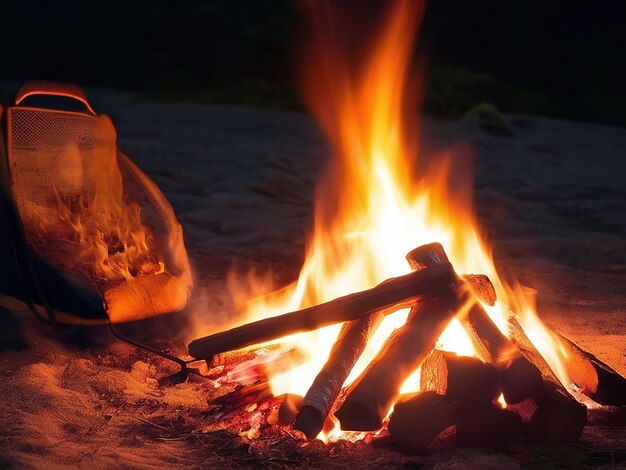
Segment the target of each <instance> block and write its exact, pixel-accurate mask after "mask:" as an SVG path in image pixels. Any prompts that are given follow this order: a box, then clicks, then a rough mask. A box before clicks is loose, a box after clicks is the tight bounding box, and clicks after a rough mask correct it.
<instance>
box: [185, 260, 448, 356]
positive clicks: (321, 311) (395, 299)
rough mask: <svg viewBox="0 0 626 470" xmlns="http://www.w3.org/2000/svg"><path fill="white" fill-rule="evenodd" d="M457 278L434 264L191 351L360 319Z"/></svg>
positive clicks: (195, 344) (207, 340)
mask: <svg viewBox="0 0 626 470" xmlns="http://www.w3.org/2000/svg"><path fill="white" fill-rule="evenodd" d="M455 278H456V274H455V273H454V270H453V269H452V265H451V264H450V263H445V264H440V265H436V266H431V267H430V268H427V269H424V270H422V271H416V272H413V273H409V274H406V275H404V276H399V277H395V278H391V279H388V280H386V281H384V282H382V283H381V284H379V285H378V286H376V287H373V288H372V289H368V290H365V291H362V292H357V293H354V294H349V295H346V296H343V297H339V298H337V299H335V300H331V301H329V302H325V303H322V304H319V305H315V306H313V307H308V308H305V309H302V310H298V311H295V312H291V313H286V314H284V315H279V316H276V317H271V318H265V319H263V320H259V321H256V322H252V323H248V324H246V325H242V326H239V327H236V328H232V329H230V330H228V331H224V332H221V333H216V334H214V335H211V336H206V337H204V338H199V339H196V340H194V341H192V342H191V343H190V344H189V346H188V347H189V354H190V355H191V356H192V357H195V358H197V359H206V358H210V357H211V356H213V355H214V354H218V353H220V352H224V351H229V350H232V349H239V348H243V347H246V346H250V345H252V344H257V343H261V342H265V341H270V340H273V339H277V338H281V337H283V336H288V335H292V334H295V333H303V332H306V331H312V330H317V329H319V328H322V327H324V326H328V325H333V324H335V323H343V322H346V321H351V320H356V319H358V318H361V317H364V316H367V315H369V314H370V313H373V312H376V311H382V310H388V311H393V310H396V309H399V308H403V307H409V306H411V305H413V304H414V303H415V302H418V301H423V300H427V299H429V298H437V297H440V296H442V295H446V294H448V293H449V292H450V285H451V284H453V283H454V280H455Z"/></svg>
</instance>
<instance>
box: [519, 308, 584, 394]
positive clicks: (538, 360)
mask: <svg viewBox="0 0 626 470" xmlns="http://www.w3.org/2000/svg"><path fill="white" fill-rule="evenodd" d="M508 326H509V338H510V339H511V343H513V345H515V347H517V349H519V351H520V352H521V353H522V355H523V356H524V357H525V358H526V359H527V360H528V362H530V363H531V364H532V365H534V366H535V367H536V368H537V369H538V370H539V372H540V374H541V377H542V378H543V380H544V381H547V382H550V383H551V384H552V385H553V387H554V388H555V389H558V390H559V391H560V393H562V394H563V395H566V396H569V397H571V395H570V393H569V392H568V391H567V390H566V389H565V387H563V385H562V384H561V382H560V381H559V379H558V378H557V376H556V375H555V374H554V372H553V371H552V369H551V368H550V366H549V365H548V363H547V362H546V360H545V359H544V358H543V357H542V356H541V354H540V353H539V351H537V349H536V348H535V346H534V345H533V343H532V342H531V341H530V339H529V338H528V336H526V333H525V332H524V329H523V328H522V326H521V325H520V324H519V322H518V321H517V319H516V318H515V317H513V316H511V317H509V319H508ZM572 399H573V398H572Z"/></svg>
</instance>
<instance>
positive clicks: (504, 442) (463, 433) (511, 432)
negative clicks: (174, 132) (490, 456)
mask: <svg viewBox="0 0 626 470" xmlns="http://www.w3.org/2000/svg"><path fill="white" fill-rule="evenodd" d="M521 431H522V418H520V416H519V415H518V414H517V413H515V412H513V411H509V410H503V409H500V408H498V407H496V406H494V405H493V404H490V403H486V404H482V405H480V404H471V405H462V406H459V407H458V408H457V424H456V437H457V440H458V442H459V443H460V444H464V445H469V446H475V447H492V448H494V449H497V450H500V451H506V450H507V449H508V448H509V447H510V446H511V444H513V443H514V442H515V441H516V440H517V439H518V438H519V436H520V434H521Z"/></svg>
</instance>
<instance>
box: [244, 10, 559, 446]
mask: <svg viewBox="0 0 626 470" xmlns="http://www.w3.org/2000/svg"><path fill="white" fill-rule="evenodd" d="M423 11H424V2H418V1H409V0H406V1H398V2H394V3H393V4H392V7H391V9H390V11H389V15H388V17H387V18H386V20H385V22H384V26H383V27H382V28H381V30H380V31H379V33H378V34H377V36H376V37H375V42H374V43H373V47H372V49H371V51H370V52H369V53H368V55H367V56H363V57H364V58H362V60H360V61H356V63H355V60H354V55H353V52H351V54H352V55H349V53H348V48H347V46H346V45H345V44H344V42H342V40H341V38H340V37H338V31H337V29H338V28H336V27H335V28H333V27H331V26H332V25H331V24H332V23H333V12H332V11H329V10H327V5H326V4H324V3H322V4H315V5H312V6H311V11H310V13H311V18H312V22H313V26H314V43H313V48H312V53H311V54H310V56H309V57H308V62H307V65H308V73H307V75H306V77H307V79H306V80H305V91H306V96H307V99H308V102H309V105H310V107H311V109H312V111H313V113H314V115H315V116H316V117H317V119H318V120H319V122H320V125H321V126H322V128H323V129H324V131H325V132H326V134H327V136H328V138H329V139H330V141H331V143H332V145H333V148H334V157H335V158H334V159H333V161H332V162H331V166H330V168H329V171H328V173H327V175H326V178H325V179H324V180H323V181H322V183H321V184H320V185H319V187H318V191H317V197H316V200H315V225H314V233H313V236H312V239H311V241H310V244H309V246H308V247H307V253H306V260H305V262H304V265H303V267H302V270H301V273H300V276H299V278H298V280H297V282H295V283H294V284H292V285H291V286H289V287H288V288H286V289H283V290H281V291H279V292H277V293H275V294H274V295H270V296H268V297H265V298H262V299H259V300H256V301H254V302H251V303H250V304H249V305H248V308H247V310H246V315H245V320H246V321H249V320H253V319H260V318H264V317H269V316H274V315H277V314H280V313H283V312H287V311H290V310H295V309H298V308H303V307H307V306H310V305H314V304H317V303H320V302H323V301H327V300H330V299H333V298H336V297H338V296H341V295H345V294H348V293H350V292H356V291H359V290H363V289H366V288H369V287H372V286H374V285H376V284H378V283H380V282H381V281H383V280H385V279H387V278H389V277H392V276H398V275H402V274H405V273H408V272H410V268H409V266H408V264H406V263H405V262H404V261H403V260H404V256H405V254H406V253H407V252H409V251H410V250H411V249H412V248H414V247H416V246H418V245H422V244H425V243H430V242H435V241H437V242H440V243H441V244H442V245H443V246H444V248H445V250H446V252H447V253H448V255H449V257H450V260H451V262H452V263H453V265H454V266H455V267H456V268H457V269H458V271H459V272H466V273H485V274H487V275H488V276H489V277H490V278H491V280H492V282H493V283H494V285H495V287H496V290H497V293H498V298H499V299H500V301H499V302H498V303H497V304H496V305H495V306H494V307H491V308H488V313H489V315H490V317H491V318H492V320H493V321H494V322H495V323H496V325H497V326H498V328H500V329H501V331H502V332H503V333H505V334H506V333H507V329H506V325H507V317H508V315H510V309H509V306H510V307H511V309H513V311H514V312H515V313H516V314H517V315H519V321H520V323H521V324H523V326H524V328H528V330H527V331H528V332H529V336H530V338H531V340H532V341H533V343H534V344H535V346H536V347H537V348H538V349H539V350H540V352H541V353H542V355H543V356H544V357H545V358H546V360H547V361H548V363H549V364H550V365H551V367H552V368H553V369H554V370H555V372H556V373H557V374H558V376H559V378H560V379H561V380H562V381H563V383H564V384H565V385H566V386H567V385H568V383H569V380H568V378H567V374H566V373H565V372H564V369H563V368H562V367H560V365H559V364H560V360H561V357H562V356H561V351H560V349H559V348H558V341H557V340H556V339H555V338H554V337H553V336H552V335H551V334H550V333H549V332H548V331H547V330H546V329H545V327H544V326H543V325H542V323H541V321H540V320H539V319H538V318H537V317H536V315H535V311H534V306H533V305H532V303H530V302H529V301H528V299H527V298H526V297H525V296H524V295H523V293H522V290H521V289H520V288H519V287H518V286H515V287H510V286H508V285H506V284H505V283H504V282H503V281H502V280H500V278H499V277H498V274H497V272H496V269H495V266H494V264H493V260H492V256H491V253H490V250H489V249H488V247H487V246H486V244H485V243H484V241H483V239H482V237H481V235H480V232H479V229H478V226H477V223H476V221H475V216H474V212H473V208H472V205H471V201H472V199H473V198H472V194H471V186H472V185H471V183H472V181H471V177H470V176H469V172H468V171H467V166H466V160H467V159H464V158H463V157H464V155H463V154H462V153H459V152H448V153H444V154H441V155H434V156H433V155H430V156H429V158H428V162H430V163H429V164H426V163H425V159H424V158H418V148H419V145H418V144H419V142H418V134H417V131H416V130H417V129H418V124H419V122H418V121H417V118H416V116H415V109H416V108H417V100H416V97H417V93H416V90H417V89H419V87H418V85H417V83H418V82H417V81H416V80H408V72H409V66H410V59H411V51H412V43H413V39H414V37H415V35H416V33H417V29H418V24H419V21H420V19H421V17H422V14H423ZM351 64H352V65H351ZM409 85H410V86H409ZM246 288H247V289H249V287H246ZM243 289H244V287H243V286H240V288H239V289H238V290H239V292H236V293H235V294H237V293H240V292H241V291H243ZM236 290H237V289H236ZM406 317H407V311H400V312H397V313H395V314H393V315H389V316H387V317H386V318H385V320H384V321H383V323H382V324H381V325H380V327H379V328H378V330H377V331H376V333H375V335H374V337H373V339H372V340H371V341H370V342H369V343H368V346H367V349H366V350H365V352H364V353H363V355H362V356H361V358H360V360H359V361H358V363H357V364H356V366H355V368H354V369H353V371H352V373H351V374H350V376H349V378H348V380H347V384H349V383H350V382H351V381H353V380H354V379H355V378H356V377H357V376H358V374H360V373H361V372H362V371H363V369H364V368H365V366H366V365H367V364H368V362H369V361H370V360H371V359H372V358H373V357H374V356H375V355H376V353H377V352H378V350H379V349H380V347H381V346H382V344H383V342H384V341H385V339H386V338H387V337H388V336H389V334H390V333H391V332H392V331H393V330H394V329H396V328H398V327H400V326H401V325H402V324H403V323H404V322H405V320H406ZM339 329H340V326H339V325H337V326H332V327H327V328H324V329H321V330H318V331H315V332H312V333H308V334H301V335H297V336H294V337H292V338H289V339H288V340H287V341H293V343H295V344H297V345H298V347H299V348H302V349H305V350H307V351H308V352H309V354H310V357H309V361H308V362H306V363H304V364H301V365H298V366H297V367H293V368H292V369H290V370H288V371H287V372H283V373H275V374H273V375H272V376H271V386H272V391H273V392H274V394H275V395H279V394H283V393H297V394H300V395H304V394H305V393H306V391H307V389H308V387H309V386H310V385H311V382H312V381H313V379H314V377H315V375H316V374H317V372H318V371H319V370H320V368H321V366H322V365H323V364H324V362H325V361H326V359H327V355H328V353H329V351H330V349H331V346H332V344H333V342H334V340H335V338H336V336H337V333H338V331H339ZM281 341H282V342H285V341H286V339H284V338H283V339H282V340H281ZM438 347H439V348H441V349H445V350H449V351H454V352H457V353H459V354H462V355H474V353H475V352H474V349H473V346H472V343H471V341H470V339H469V338H468V336H467V334H466V333H465V331H464V330H463V328H462V327H461V325H460V323H459V322H458V320H454V321H452V323H451V324H450V325H449V327H448V328H447V329H446V331H445V332H444V333H443V335H441V337H440V339H439V341H438ZM270 372H271V368H270ZM418 374H419V371H416V373H415V374H413V376H412V377H410V378H409V379H408V380H407V381H406V383H405V384H404V387H403V388H402V392H403V393H406V392H410V391H415V390H417V389H418V387H419V375H418ZM502 405H503V406H505V404H504V403H502ZM339 436H344V437H346V434H345V433H342V432H341V431H339V430H338V429H337V428H335V429H334V430H332V431H330V432H328V433H327V435H326V436H320V437H322V438H324V439H336V438H338V437H339Z"/></svg>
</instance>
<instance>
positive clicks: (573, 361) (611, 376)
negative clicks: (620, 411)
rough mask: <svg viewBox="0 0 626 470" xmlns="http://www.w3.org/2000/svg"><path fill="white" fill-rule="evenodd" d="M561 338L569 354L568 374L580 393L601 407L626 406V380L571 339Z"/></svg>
mask: <svg viewBox="0 0 626 470" xmlns="http://www.w3.org/2000/svg"><path fill="white" fill-rule="evenodd" d="M559 337H560V339H561V343H562V344H563V345H564V346H565V347H566V348H567V350H568V352H569V358H568V361H567V364H566V368H567V372H568V374H569V376H570V378H571V379H572V382H574V383H575V384H576V385H577V387H578V388H579V389H580V392H581V393H583V394H584V395H586V396H588V397H589V398H591V399H592V400H593V401H595V402H596V403H600V404H601V405H610V406H624V405H626V378H624V377H622V376H621V375H619V374H618V373H617V372H615V371H614V370H613V369H611V367H609V366H608V365H606V364H605V363H604V362H602V361H601V360H600V359H598V358H597V357H595V356H594V355H593V354H591V353H589V352H587V351H584V350H583V349H581V348H580V347H578V346H577V345H576V344H574V343H573V342H572V341H570V340H569V339H567V338H565V337H564V336H562V335H559Z"/></svg>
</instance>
